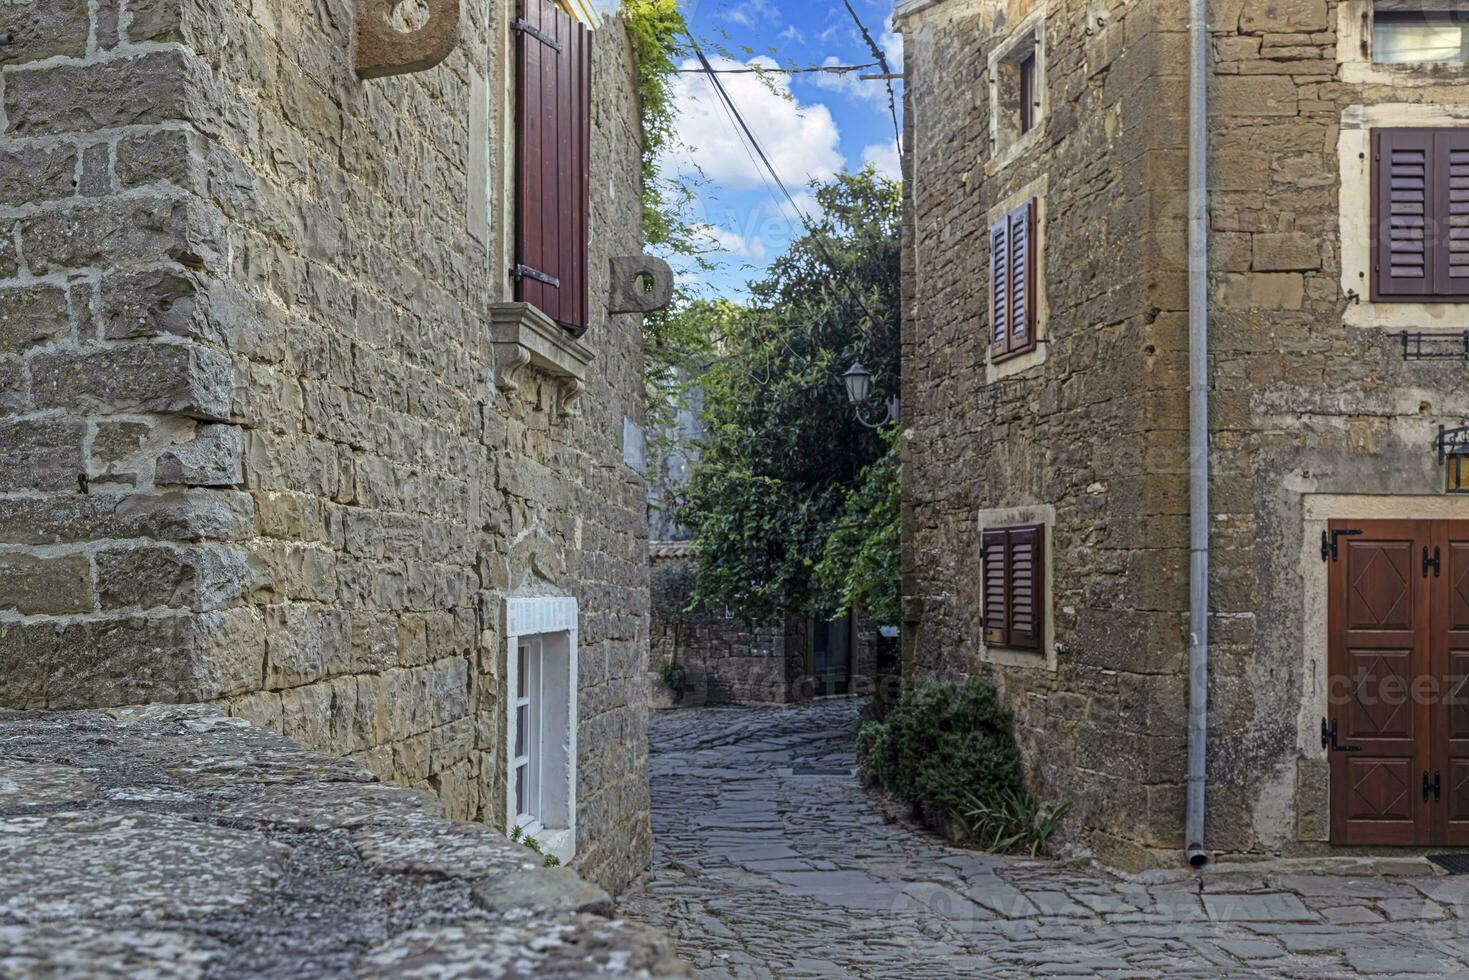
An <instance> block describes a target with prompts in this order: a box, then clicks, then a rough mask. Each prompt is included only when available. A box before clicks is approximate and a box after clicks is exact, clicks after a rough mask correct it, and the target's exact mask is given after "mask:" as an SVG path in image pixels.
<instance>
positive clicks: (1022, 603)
mask: <svg viewBox="0 0 1469 980" xmlns="http://www.w3.org/2000/svg"><path fill="white" fill-rule="evenodd" d="M1044 535H1045V529H1044V528H1041V527H1038V526H1037V527H1020V528H1012V529H1011V530H1010V532H1009V535H1008V537H1009V561H1010V646H1012V647H1019V648H1020V649H1022V650H1039V649H1040V648H1041V615H1042V609H1043V607H1044V596H1043V595H1042V584H1043V582H1042V579H1043V577H1044V575H1045V563H1044V561H1043V560H1042V554H1041V549H1042V548H1043V547H1044V542H1045V537H1044Z"/></svg>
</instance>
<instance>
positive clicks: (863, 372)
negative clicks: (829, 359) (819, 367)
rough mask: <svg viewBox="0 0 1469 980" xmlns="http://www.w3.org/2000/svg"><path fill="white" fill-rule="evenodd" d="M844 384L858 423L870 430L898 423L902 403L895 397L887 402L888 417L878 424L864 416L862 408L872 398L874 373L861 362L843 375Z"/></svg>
mask: <svg viewBox="0 0 1469 980" xmlns="http://www.w3.org/2000/svg"><path fill="white" fill-rule="evenodd" d="M842 383H843V384H845V385H846V386H847V401H849V402H851V403H852V408H854V409H855V410H856V415H857V421H858V422H861V423H862V424H863V425H864V426H866V427H867V428H869V429H880V428H882V427H883V426H885V425H887V424H888V423H889V422H896V421H898V419H899V417H900V416H901V403H900V402H899V401H898V399H897V397H896V396H894V397H892V398H889V399H888V400H887V409H888V412H887V416H886V417H885V418H883V419H882V420H881V421H878V422H869V421H867V419H866V417H865V416H864V415H863V414H862V406H864V405H866V404H867V400H868V399H869V398H871V397H872V372H871V371H869V370H867V369H866V368H865V367H863V366H862V362H861V361H857V362H855V363H854V364H853V365H852V366H851V367H850V368H848V369H847V373H846V374H844V375H842Z"/></svg>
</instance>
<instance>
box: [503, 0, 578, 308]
mask: <svg viewBox="0 0 1469 980" xmlns="http://www.w3.org/2000/svg"><path fill="white" fill-rule="evenodd" d="M515 29H516V34H517V38H516V87H517V90H518V92H519V99H518V103H517V114H516V119H517V125H518V128H517V145H516V157H515V162H516V222H515V256H516V258H515V263H516V264H515V268H514V269H513V270H512V274H513V275H514V276H515V284H516V285H515V298H516V299H517V300H519V301H520V302H523V303H530V304H532V305H534V306H536V307H538V308H539V309H540V310H541V311H542V312H543V313H545V314H546V315H547V316H549V317H551V319H553V320H555V321H556V322H557V323H559V324H561V326H562V327H564V328H565V329H566V330H567V331H569V332H570V333H571V334H573V335H574V336H577V337H580V336H581V335H582V334H583V333H585V332H586V329H587V325H588V305H589V304H588V295H589V294H588V291H587V240H588V229H589V218H590V214H591V182H590V158H591V132H592V130H591V118H592V117H591V88H592V36H591V32H590V31H588V30H587V28H586V27H585V26H584V25H583V24H580V23H578V22H577V21H576V20H574V19H573V18H572V17H571V15H570V14H568V13H566V12H565V11H564V10H562V9H561V8H560V7H559V6H558V5H557V4H555V3H553V2H552V0H520V19H519V20H518V21H516V24H515Z"/></svg>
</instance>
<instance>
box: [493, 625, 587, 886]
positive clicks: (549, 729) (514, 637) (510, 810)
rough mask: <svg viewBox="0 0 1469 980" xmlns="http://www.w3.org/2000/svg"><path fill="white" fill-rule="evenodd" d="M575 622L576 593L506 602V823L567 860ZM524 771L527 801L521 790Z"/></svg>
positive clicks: (572, 831)
mask: <svg viewBox="0 0 1469 980" xmlns="http://www.w3.org/2000/svg"><path fill="white" fill-rule="evenodd" d="M577 627H578V617H577V608H576V600H575V599H570V598H562V597H545V598H532V599H507V600H506V602H505V632H506V639H505V651H506V657H505V660H506V678H505V680H506V691H507V697H506V706H507V710H506V712H505V718H506V726H505V746H506V748H505V757H506V759H507V761H508V765H507V766H506V767H505V771H506V775H507V779H506V786H505V825H506V826H507V827H518V828H520V830H521V832H522V833H523V834H525V835H526V836H530V837H534V838H535V839H536V840H537V842H539V843H540V845H541V848H542V850H544V851H545V853H547V854H550V855H554V856H555V857H556V858H558V859H559V860H560V861H561V862H562V863H568V862H570V861H571V860H572V859H573V858H574V857H576V806H577V803H576V782H577V701H578V697H577V676H578V675H577ZM522 651H524V653H525V656H526V666H525V668H524V669H523V668H522V666H521V662H520V661H521V653H522ZM522 680H523V681H524V684H523V685H522ZM522 712H523V713H524V717H525V719H526V738H525V739H524V740H521V739H520V737H519V728H520V719H521V717H522ZM522 772H523V773H524V779H525V786H526V789H527V793H526V805H525V806H523V807H522V806H520V805H519V803H520V802H521V800H520V794H519V793H518V792H517V788H518V781H519V779H520V778H521V773H522Z"/></svg>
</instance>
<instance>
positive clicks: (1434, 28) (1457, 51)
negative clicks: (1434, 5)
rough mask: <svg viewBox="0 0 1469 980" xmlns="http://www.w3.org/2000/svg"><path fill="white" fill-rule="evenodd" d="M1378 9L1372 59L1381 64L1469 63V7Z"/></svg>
mask: <svg viewBox="0 0 1469 980" xmlns="http://www.w3.org/2000/svg"><path fill="white" fill-rule="evenodd" d="M1426 8H1427V5H1426V4H1425V5H1424V9H1416V10H1414V9H1401V10H1399V9H1394V10H1382V9H1380V8H1379V9H1377V10H1375V11H1374V13H1373V16H1372V60H1373V61H1375V62H1376V63H1378V64H1380V65H1434V64H1437V65H1469V11H1453V10H1430V9H1426Z"/></svg>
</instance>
